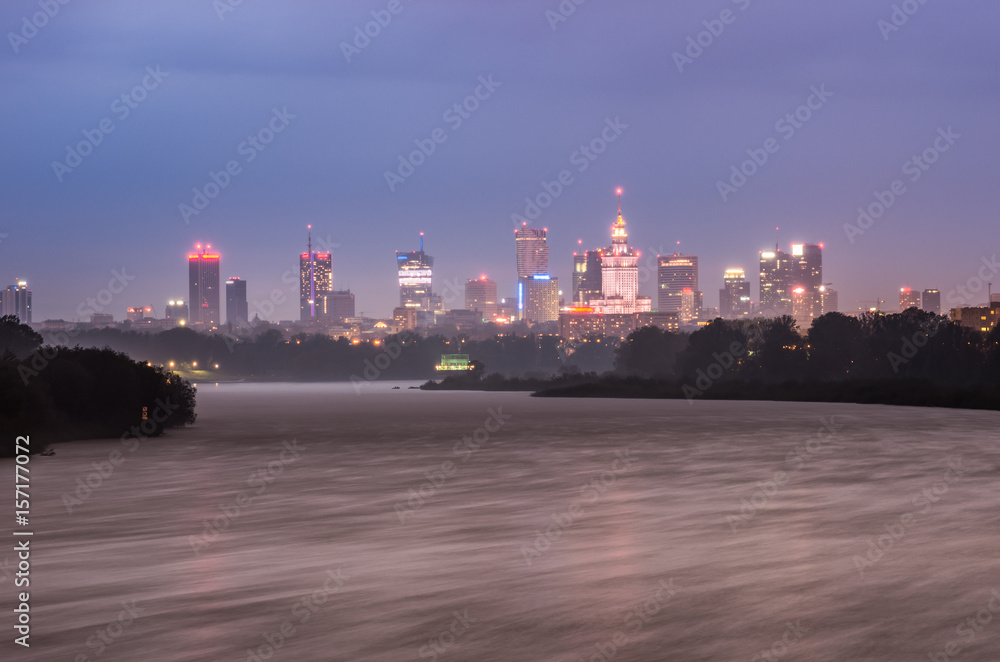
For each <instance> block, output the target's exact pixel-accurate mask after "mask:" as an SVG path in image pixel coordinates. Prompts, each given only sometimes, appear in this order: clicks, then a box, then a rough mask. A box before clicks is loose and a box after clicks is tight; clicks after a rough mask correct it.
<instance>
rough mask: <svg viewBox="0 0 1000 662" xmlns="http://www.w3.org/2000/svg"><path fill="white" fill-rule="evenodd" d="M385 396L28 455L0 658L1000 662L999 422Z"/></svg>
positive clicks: (304, 401)
mask: <svg viewBox="0 0 1000 662" xmlns="http://www.w3.org/2000/svg"><path fill="white" fill-rule="evenodd" d="M390 386H392V384H386V383H377V384H369V385H364V386H363V387H358V388H357V389H356V388H355V387H354V386H352V385H350V384H325V385H302V384H222V385H214V384H201V385H200V386H199V391H198V421H197V423H196V424H195V425H194V426H192V427H190V428H187V429H183V430H172V431H170V432H169V433H168V434H167V435H165V436H163V437H161V438H158V439H140V440H136V439H134V438H132V439H128V440H127V441H126V442H125V443H122V442H121V441H119V440H117V439H115V440H106V441H82V442H73V443H66V444H59V445H57V446H56V455H54V456H50V457H42V456H33V457H32V458H31V461H30V471H31V474H30V475H31V488H30V490H31V515H30V517H31V519H30V527H29V528H30V529H31V530H32V531H33V532H34V536H33V537H32V538H31V543H30V545H31V558H30V563H31V567H30V582H31V583H30V588H29V589H27V590H30V609H31V611H30V617H31V620H30V626H31V633H30V644H31V646H30V648H22V647H20V646H17V645H15V644H14V643H13V639H14V637H15V636H17V634H16V633H15V630H14V628H13V625H14V616H13V609H14V607H16V606H17V601H16V598H15V594H14V586H13V581H14V578H15V577H14V576H13V575H12V572H13V571H14V569H15V566H16V564H17V558H16V552H14V551H13V550H12V549H11V548H10V547H8V549H7V551H5V552H0V560H3V562H4V564H5V565H4V567H3V571H4V572H3V575H2V577H0V579H2V582H0V583H2V585H3V587H4V590H3V593H2V595H3V601H4V604H3V605H2V610H3V613H4V617H3V619H2V622H3V625H4V632H6V633H7V634H6V636H5V638H4V641H3V642H2V643H0V658H2V659H4V660H31V661H34V660H38V661H43V660H44V661H46V662H50V661H59V662H62V661H68V662H93V661H95V660H101V661H102V662H104V661H107V662H112V661H119V660H121V661H128V662H137V661H143V662H147V661H153V662H155V661H162V662H187V661H191V662H194V661H199V662H202V661H211V662H214V661H222V660H233V661H234V662H237V661H238V662H243V661H245V660H255V659H260V660H273V661H280V660H288V661H290V662H312V661H321V660H322V661H345V662H346V661H352V662H361V661H373V662H374V661H379V662H395V661H402V660H421V659H426V660H435V661H441V662H448V661H451V660H454V661H456V662H459V661H465V660H477V661H494V660H495V661H501V660H503V661H510V660H528V661H536V660H537V661H545V662H579V661H580V660H586V661H588V662H590V661H591V660H605V661H607V660H616V661H619V660H620V661H623V662H628V661H634V662H639V661H642V662H647V661H649V662H652V661H661V660H677V661H681V662H695V661H698V660H705V661H708V660H712V661H720V662H721V661H730V660H751V661H756V660H768V659H772V660H778V659H784V660H810V661H814V662H824V661H830V662H833V661H837V662H843V661H847V660H850V661H861V660H872V661H883V660H884V661H890V660H892V661H894V660H927V659H934V660H950V659H960V660H963V661H970V662H971V661H976V660H981V661H983V662H996V660H1000V470H998V466H1000V449H998V439H1000V435H998V422H1000V415H998V414H997V413H995V412H981V411H957V410H946V409H919V408H902V407H899V408H897V407H884V406H862V405H851V404H802V403H794V404H793V403H767V402H708V401H699V402H695V403H693V404H689V403H687V402H685V401H646V400H610V399H586V400H579V399H542V398H532V397H530V396H529V395H527V394H524V393H478V392H475V393H473V392H457V393H456V392H423V391H418V390H411V389H409V388H407V387H408V386H410V384H400V386H401V388H400V389H399V390H392V389H390ZM358 391H359V392H358ZM32 441H33V443H40V442H41V441H44V440H32ZM115 464H117V466H115ZM13 467H14V464H13V461H10V460H5V461H3V464H2V465H0V471H2V472H3V474H2V475H3V478H4V484H6V485H8V486H10V485H12V484H13V480H14V468H13ZM102 474H103V475H102ZM88 483H89V485H88ZM12 491H13V490H12ZM8 507H10V506H9V505H8ZM10 517H11V519H10V521H11V522H12V525H11V529H12V530H14V529H17V528H19V527H16V526H15V525H14V524H13V514H11V516H10ZM17 590H18V591H23V590H26V589H24V588H19V589H17ZM969 619H971V620H969ZM946 651H950V652H946Z"/></svg>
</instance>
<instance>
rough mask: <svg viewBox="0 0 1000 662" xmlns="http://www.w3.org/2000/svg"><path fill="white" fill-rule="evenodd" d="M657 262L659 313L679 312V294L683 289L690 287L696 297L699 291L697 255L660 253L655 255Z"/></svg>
mask: <svg viewBox="0 0 1000 662" xmlns="http://www.w3.org/2000/svg"><path fill="white" fill-rule="evenodd" d="M657 263H658V266H657V269H656V295H657V296H656V298H657V308H658V310H659V311H660V312H661V313H665V312H679V311H680V309H681V294H682V293H683V292H684V290H685V289H690V290H691V291H692V292H694V293H695V296H696V297H697V296H698V295H699V293H700V292H699V290H698V256H697V255H660V256H659V257H657Z"/></svg>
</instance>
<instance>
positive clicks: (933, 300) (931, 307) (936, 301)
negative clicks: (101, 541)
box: [921, 289, 941, 315]
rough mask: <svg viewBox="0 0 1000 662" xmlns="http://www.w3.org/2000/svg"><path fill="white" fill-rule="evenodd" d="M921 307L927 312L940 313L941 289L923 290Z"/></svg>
mask: <svg viewBox="0 0 1000 662" xmlns="http://www.w3.org/2000/svg"><path fill="white" fill-rule="evenodd" d="M921 299H922V302H921V307H922V308H923V309H924V310H926V311H927V312H929V313H934V314H935V315H940V314H941V290H933V289H932V290H924V292H923V295H922V297H921Z"/></svg>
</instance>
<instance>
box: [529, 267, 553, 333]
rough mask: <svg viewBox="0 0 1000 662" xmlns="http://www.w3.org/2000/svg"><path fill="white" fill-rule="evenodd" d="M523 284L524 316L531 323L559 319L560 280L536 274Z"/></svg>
mask: <svg viewBox="0 0 1000 662" xmlns="http://www.w3.org/2000/svg"><path fill="white" fill-rule="evenodd" d="M521 283H522V284H523V286H524V316H523V318H524V319H526V320H528V321H529V322H554V321H557V320H558V319H559V279H558V278H555V277H553V276H549V275H548V274H535V275H533V276H531V277H530V278H526V279H524V280H523V281H521Z"/></svg>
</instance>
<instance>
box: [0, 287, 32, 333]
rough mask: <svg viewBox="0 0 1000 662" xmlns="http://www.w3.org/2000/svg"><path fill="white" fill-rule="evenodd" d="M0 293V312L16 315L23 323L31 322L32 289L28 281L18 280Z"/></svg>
mask: <svg viewBox="0 0 1000 662" xmlns="http://www.w3.org/2000/svg"><path fill="white" fill-rule="evenodd" d="M15 283H16V284H15V285H10V286H8V287H7V289H6V290H4V291H3V292H2V293H0V314H3V315H16V316H17V319H19V320H21V323H22V324H31V290H29V289H28V282H27V281H24V280H16V281H15Z"/></svg>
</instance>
